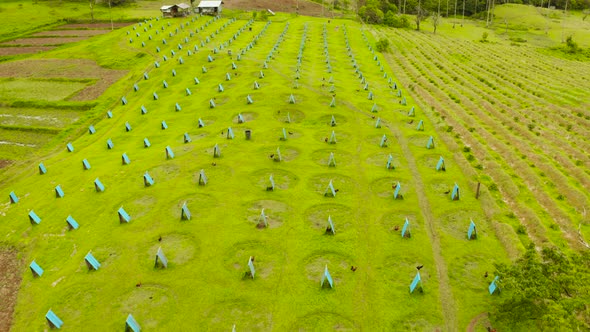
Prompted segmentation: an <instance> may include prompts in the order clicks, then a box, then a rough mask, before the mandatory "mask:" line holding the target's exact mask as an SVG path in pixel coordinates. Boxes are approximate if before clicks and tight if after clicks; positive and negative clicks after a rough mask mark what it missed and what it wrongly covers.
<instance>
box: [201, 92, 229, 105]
mask: <svg viewBox="0 0 590 332" xmlns="http://www.w3.org/2000/svg"><path fill="white" fill-rule="evenodd" d="M224 88H225V87H224ZM223 93H225V92H217V90H215V94H213V95H212V96H211V97H210V98H209V99H213V101H214V102H215V108H217V107H219V106H223V105H225V104H227V103H228V102H229V101H230V98H229V97H227V96H224V95H223ZM207 107H209V101H207Z"/></svg>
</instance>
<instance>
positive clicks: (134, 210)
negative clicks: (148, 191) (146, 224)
mask: <svg viewBox="0 0 590 332" xmlns="http://www.w3.org/2000/svg"><path fill="white" fill-rule="evenodd" d="M157 203H158V199H157V198H156V197H155V196H150V195H144V196H141V197H138V198H135V199H133V200H124V201H122V202H121V203H119V204H117V205H115V206H114V207H113V219H114V220H116V219H117V210H119V208H120V207H123V209H124V210H125V212H127V214H129V216H130V217H131V222H133V221H134V220H137V219H140V218H141V217H143V216H145V215H147V214H148V213H149V212H151V211H152V208H153V207H154V206H156V204H157Z"/></svg>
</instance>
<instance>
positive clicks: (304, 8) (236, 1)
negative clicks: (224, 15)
mask: <svg viewBox="0 0 590 332" xmlns="http://www.w3.org/2000/svg"><path fill="white" fill-rule="evenodd" d="M224 5H225V7H226V8H228V9H242V10H267V9H270V10H272V11H275V12H287V13H299V14H301V15H308V16H321V15H322V5H320V4H319V3H315V2H311V1H298V0H285V1H274V0H230V1H226V2H224ZM324 14H325V15H328V10H325V11H324ZM269 15H270V14H269Z"/></svg>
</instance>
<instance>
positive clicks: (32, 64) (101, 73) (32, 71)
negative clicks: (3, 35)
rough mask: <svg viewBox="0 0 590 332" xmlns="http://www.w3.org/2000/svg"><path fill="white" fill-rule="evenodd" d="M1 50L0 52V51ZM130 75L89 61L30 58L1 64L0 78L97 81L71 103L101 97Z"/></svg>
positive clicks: (124, 71)
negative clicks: (126, 75)
mask: <svg viewBox="0 0 590 332" xmlns="http://www.w3.org/2000/svg"><path fill="white" fill-rule="evenodd" d="M0 50H1V49H0ZM126 73H127V71H126V70H114V69H107V68H103V67H100V66H99V65H98V64H96V62H94V61H92V60H87V59H30V60H21V61H12V62H4V63H0V77H18V78H75V79H86V78H91V79H97V80H98V81H97V82H96V84H94V85H91V86H89V87H87V88H85V89H84V90H82V91H80V92H79V93H78V94H77V95H75V96H74V97H73V98H71V100H75V101H85V100H94V99H96V98H98V97H99V96H100V95H101V94H102V93H103V92H104V91H105V90H106V89H107V88H108V87H109V86H111V84H113V83H115V82H116V81H117V80H119V79H120V78H121V77H123V75H125V74H126Z"/></svg>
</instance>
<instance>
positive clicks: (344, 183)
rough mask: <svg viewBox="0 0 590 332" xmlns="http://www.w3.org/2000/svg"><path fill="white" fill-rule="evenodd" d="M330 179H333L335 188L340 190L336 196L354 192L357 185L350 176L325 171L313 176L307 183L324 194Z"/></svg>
mask: <svg viewBox="0 0 590 332" xmlns="http://www.w3.org/2000/svg"><path fill="white" fill-rule="evenodd" d="M330 180H332V185H333V186H334V189H336V190H338V191H337V192H336V197H338V196H339V195H347V196H348V195H352V194H353V191H354V187H355V186H356V185H355V183H354V180H353V179H352V178H351V177H350V176H346V175H342V174H337V173H324V174H317V175H314V176H311V177H310V178H309V181H308V184H307V185H308V187H310V188H311V189H312V190H313V191H315V192H317V193H318V194H320V195H322V196H323V195H324V193H325V192H326V189H328V184H329V183H330Z"/></svg>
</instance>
